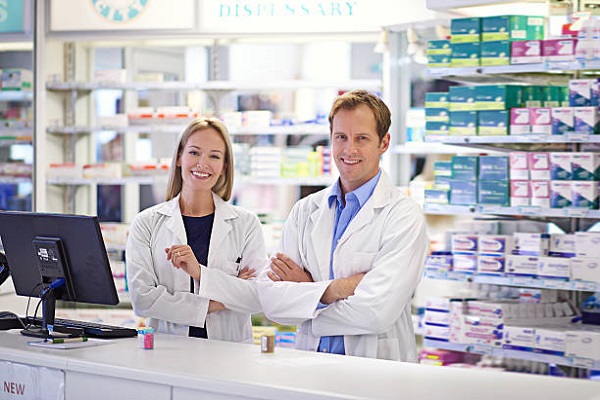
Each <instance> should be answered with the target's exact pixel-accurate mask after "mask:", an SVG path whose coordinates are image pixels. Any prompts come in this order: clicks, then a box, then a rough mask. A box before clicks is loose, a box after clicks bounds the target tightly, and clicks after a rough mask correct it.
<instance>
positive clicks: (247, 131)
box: [0, 119, 329, 136]
mask: <svg viewBox="0 0 600 400" xmlns="http://www.w3.org/2000/svg"><path fill="white" fill-rule="evenodd" d="M190 120H191V119H190ZM187 122H188V121H176V122H164V123H160V122H157V123H150V124H141V125H129V126H96V127H90V126H51V127H48V128H47V129H46V132H47V133H50V134H54V135H85V134H90V133H96V132H105V131H111V132H117V133H165V134H168V133H181V131H183V129H185V127H186V124H187ZM0 132H1V131H0ZM229 133H230V134H231V135H232V136H242V135H329V126H328V125H318V124H301V125H286V126H270V127H265V128H241V129H240V130H232V131H230V132H229ZM0 134H1V133H0Z"/></svg>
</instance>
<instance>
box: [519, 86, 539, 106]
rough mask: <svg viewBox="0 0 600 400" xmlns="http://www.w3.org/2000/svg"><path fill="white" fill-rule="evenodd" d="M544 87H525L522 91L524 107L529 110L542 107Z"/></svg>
mask: <svg viewBox="0 0 600 400" xmlns="http://www.w3.org/2000/svg"><path fill="white" fill-rule="evenodd" d="M543 88H544V87H543V86H540V85H528V86H523V88H522V89H521V91H522V92H523V105H524V106H525V107H527V108H539V107H541V106H542V104H543V101H542V98H543V96H542V91H543Z"/></svg>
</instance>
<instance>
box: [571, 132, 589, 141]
mask: <svg viewBox="0 0 600 400" xmlns="http://www.w3.org/2000/svg"><path fill="white" fill-rule="evenodd" d="M565 139H566V140H567V141H569V142H587V141H589V139H590V135H589V134H588V133H579V132H570V133H566V134H565Z"/></svg>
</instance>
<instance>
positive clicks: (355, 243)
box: [258, 172, 429, 361]
mask: <svg viewBox="0 0 600 400" xmlns="http://www.w3.org/2000/svg"><path fill="white" fill-rule="evenodd" d="M330 193H331V188H328V189H325V190H322V191H320V192H318V193H315V194H312V195H310V196H308V197H306V198H304V199H301V200H300V201H298V202H297V203H296V204H295V205H294V207H293V209H292V211H291V213H290V215H289V216H288V219H287V221H286V223H285V227H284V231H283V235H282V239H281V244H280V249H279V251H281V252H282V253H285V254H287V255H288V256H289V257H291V258H292V259H293V260H294V261H295V262H296V263H298V264H299V265H300V266H302V267H304V268H305V269H306V270H308V271H309V272H310V273H311V275H312V277H313V280H314V283H295V282H272V281H270V280H268V279H267V278H265V274H266V272H264V273H263V274H262V275H261V277H260V280H259V282H258V290H259V296H260V300H261V303H262V305H263V310H264V313H265V315H266V316H267V317H268V318H269V319H271V320H273V321H276V322H279V323H282V324H293V325H298V327H297V335H296V347H297V348H299V349H303V350H313V351H314V350H317V348H318V344H319V340H320V337H321V336H332V335H343V336H344V346H345V349H346V354H349V355H354V356H363V357H371V358H382V359H389V360H400V361H416V360H417V350H416V343H415V337H414V332H413V324H412V318H411V307H410V301H411V296H412V295H413V292H414V290H415V288H416V286H417V284H418V282H419V280H420V279H421V276H422V273H423V266H424V263H425V257H426V254H427V252H428V250H429V239H428V238H427V235H426V232H425V218H424V216H423V213H422V211H421V209H420V208H419V206H418V205H417V204H416V203H415V202H414V201H412V200H411V199H410V198H409V197H407V196H406V195H404V194H403V193H402V192H401V191H400V190H398V189H396V188H394V187H393V186H392V185H391V184H390V181H389V178H388V176H387V175H386V174H385V172H383V173H382V174H381V177H380V179H379V182H378V183H377V186H376V188H375V190H374V192H373V195H372V196H371V197H370V198H369V200H368V201H367V202H366V203H365V204H364V206H363V207H362V208H361V210H360V211H359V212H358V214H357V215H356V216H355V217H354V219H353V220H352V221H351V222H350V224H349V225H348V228H347V229H346V231H345V232H344V234H343V235H342V237H341V238H340V240H339V242H338V245H337V247H336V250H335V253H334V255H333V271H334V276H335V277H336V278H345V277H349V276H351V275H354V274H357V273H360V272H367V274H366V275H365V276H364V278H363V279H362V281H361V282H360V284H359V285H358V286H357V288H356V290H355V294H354V295H353V296H350V297H349V298H347V299H346V300H341V301H337V302H334V303H332V304H330V305H329V306H327V307H326V308H324V309H320V310H317V306H318V304H319V300H320V298H321V296H322V295H323V292H324V291H325V289H326V288H327V286H328V285H329V283H330V282H331V281H330V279H329V260H330V254H331V241H332V237H333V226H334V218H335V207H332V208H329V205H328V200H327V198H328V196H329V194H330Z"/></svg>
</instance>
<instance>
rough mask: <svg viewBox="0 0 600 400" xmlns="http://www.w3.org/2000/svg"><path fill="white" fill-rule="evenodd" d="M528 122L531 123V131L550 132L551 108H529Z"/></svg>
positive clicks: (538, 132)
mask: <svg viewBox="0 0 600 400" xmlns="http://www.w3.org/2000/svg"><path fill="white" fill-rule="evenodd" d="M529 122H530V123H531V133H536V134H542V135H550V134H552V109H551V108H550V107H538V108H530V109H529Z"/></svg>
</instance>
